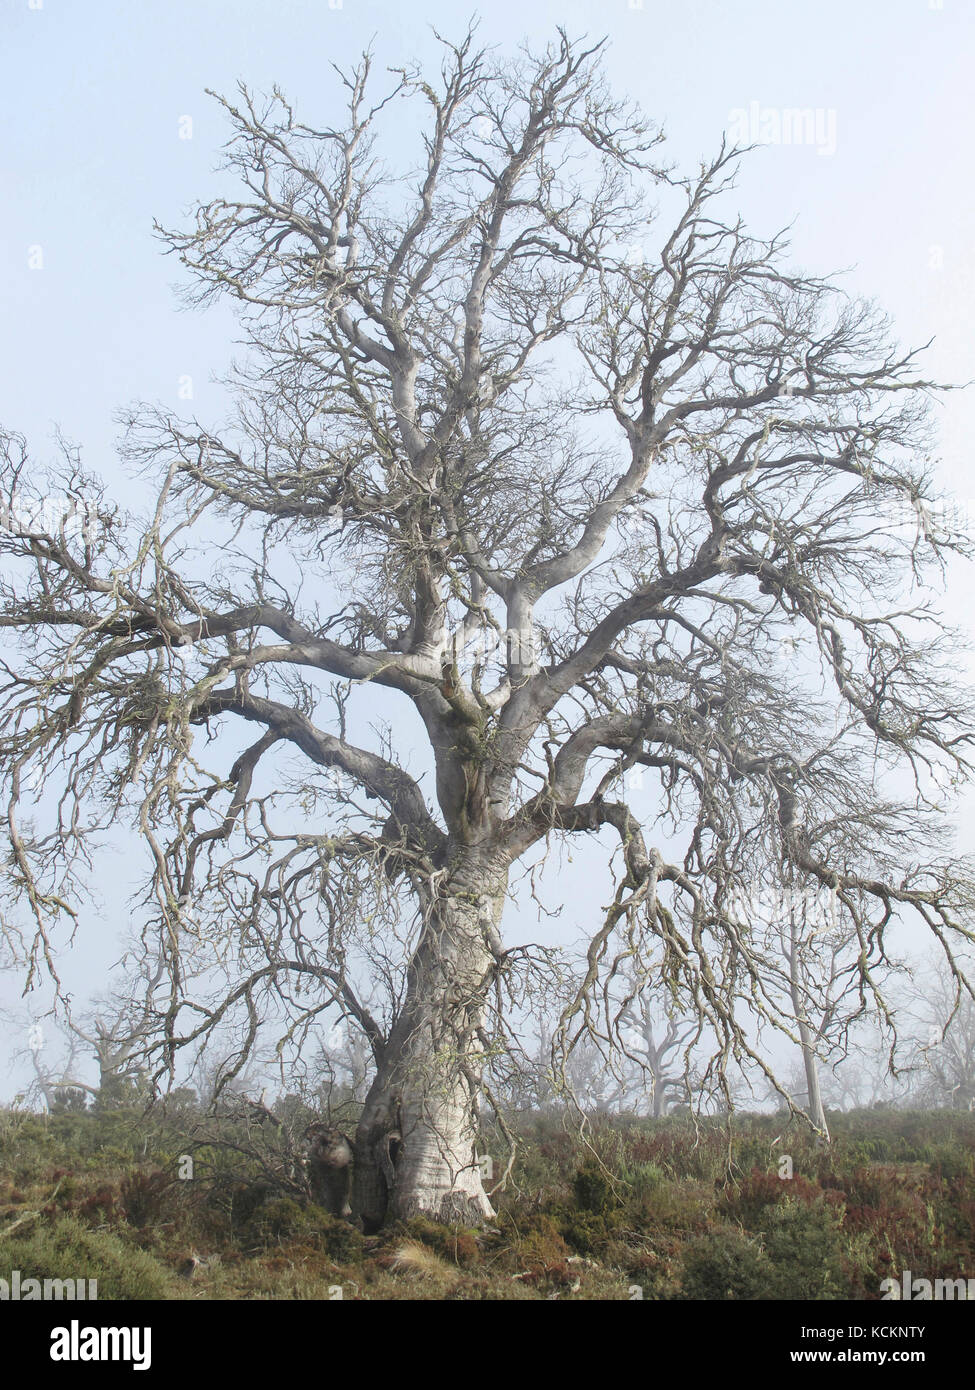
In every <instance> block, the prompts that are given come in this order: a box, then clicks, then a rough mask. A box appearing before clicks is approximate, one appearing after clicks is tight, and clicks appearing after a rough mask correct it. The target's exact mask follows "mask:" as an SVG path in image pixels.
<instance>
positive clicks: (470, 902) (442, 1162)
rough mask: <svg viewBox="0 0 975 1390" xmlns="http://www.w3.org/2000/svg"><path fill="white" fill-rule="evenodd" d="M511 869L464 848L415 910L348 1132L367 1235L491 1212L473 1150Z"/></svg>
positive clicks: (356, 1205) (356, 1200)
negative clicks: (401, 968)
mask: <svg viewBox="0 0 975 1390" xmlns="http://www.w3.org/2000/svg"><path fill="white" fill-rule="evenodd" d="M506 887H507V865H505V866H504V867H503V868H501V869H500V870H499V869H497V868H496V867H495V866H494V865H492V864H491V862H490V859H489V858H488V857H487V856H484V855H481V854H475V853H472V852H468V853H467V854H466V856H465V857H464V859H463V860H462V861H461V863H460V864H459V865H456V866H455V867H454V870H453V872H452V873H451V874H450V875H449V877H448V879H447V880H446V882H445V884H444V885H443V887H442V888H441V889H440V890H439V891H438V892H437V893H436V895H435V896H434V897H432V898H428V899H427V901H425V902H424V903H423V913H424V926H423V929H422V932H421V936H420V940H419V943H418V945H417V949H416V953H415V955H414V957H413V960H412V962H411V965H410V970H409V974H408V978H407V989H406V996H405V999H404V1003H403V1008H402V1011H401V1013H400V1015H399V1017H398V1018H397V1020H396V1022H395V1023H394V1025H393V1027H392V1029H391V1031H390V1035H389V1039H388V1042H387V1044H386V1047H385V1049H384V1053H383V1057H382V1061H381V1063H380V1065H379V1067H378V1070H377V1074H376V1078H375V1080H374V1082H373V1084H372V1086H371V1087H370V1090H369V1094H368V1096H367V1098H366V1103H365V1106H364V1108H363V1112H362V1115H361V1117H360V1120H359V1125H358V1128H357V1131H356V1143H355V1170H354V1174H353V1203H352V1205H353V1213H354V1215H355V1216H356V1217H357V1218H358V1219H359V1220H360V1221H361V1223H362V1227H363V1229H364V1230H365V1231H367V1232H369V1231H375V1230H377V1229H378V1228H379V1226H380V1225H381V1224H382V1222H383V1221H384V1220H386V1219H388V1218H394V1219H395V1218H399V1219H403V1218H407V1217H410V1216H416V1215H424V1216H428V1217H431V1218H432V1219H434V1220H437V1221H443V1222H457V1223H460V1224H464V1225H477V1224H480V1223H481V1222H482V1221H484V1220H485V1219H489V1218H490V1217H492V1216H493V1215H494V1211H493V1208H492V1207H491V1203H490V1202H489V1201H488V1198H487V1195H486V1193H485V1191H484V1187H483V1185H482V1182H481V1170H480V1167H479V1165H478V1161H477V1155H476V1153H475V1140H476V1138H477V1123H478V1097H479V1092H480V1080H481V1059H480V1054H481V1052H482V1044H481V1041H480V1038H479V1030H480V1029H481V1028H482V1025H483V1022H484V1015H485V1003H486V998H487V991H488V988H489V986H490V983H491V980H492V978H493V975H494V971H495V968H496V964H497V951H498V949H499V944H500V943H499V938H498V935H497V927H498V924H499V922H500V918H501V910H502V905H503V902H504V893H505V889H506Z"/></svg>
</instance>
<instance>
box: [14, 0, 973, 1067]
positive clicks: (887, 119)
mask: <svg viewBox="0 0 975 1390" xmlns="http://www.w3.org/2000/svg"><path fill="white" fill-rule="evenodd" d="M475 13H478V14H479V15H480V19H481V27H480V38H481V39H482V41H484V42H486V43H490V44H499V45H501V46H503V47H505V48H509V49H510V48H512V47H514V46H515V45H517V44H518V43H519V42H520V41H521V40H523V39H528V40H529V41H532V42H533V43H534V44H536V45H538V44H540V43H542V42H544V41H545V40H546V39H548V38H550V37H551V36H552V34H553V32H554V29H555V27H556V25H563V26H564V27H565V28H566V29H567V30H568V32H569V34H570V36H577V35H581V34H588V35H590V36H591V37H594V38H595V37H602V36H603V35H605V36H607V38H608V39H609V49H608V54H607V75H608V77H609V79H610V81H611V83H612V84H613V86H614V87H615V89H616V90H617V91H618V92H619V93H620V94H624V93H627V94H629V95H630V96H632V97H634V98H635V99H637V100H638V101H639V102H640V104H641V105H642V106H643V107H644V109H645V111H646V113H647V115H648V116H649V117H650V118H651V119H653V120H655V121H659V122H662V123H663V124H664V126H665V129H666V131H667V133H668V136H669V137H670V144H669V154H670V156H671V157H672V158H673V159H675V160H676V161H677V162H678V163H680V164H681V165H683V167H684V168H685V169H686V168H687V167H688V166H689V165H693V164H694V162H695V161H696V160H698V159H699V158H701V157H705V156H709V155H711V154H713V152H714V151H715V150H716V148H717V146H718V143H719V141H720V139H721V135H722V132H723V131H725V130H728V129H730V130H732V133H733V134H738V135H740V134H741V133H742V123H744V124H745V133H746V134H748V132H751V138H754V139H759V140H772V141H774V140H775V139H776V135H775V129H776V125H777V124H780V123H781V113H782V112H783V111H784V110H785V109H787V108H808V109H809V110H810V111H811V112H812V113H813V120H812V124H811V126H810V131H811V133H812V138H811V139H808V140H805V141H803V142H802V143H789V144H785V143H781V142H780V143H768V144H766V145H764V147H763V148H761V149H759V150H758V151H756V152H755V153H754V154H753V155H751V156H750V157H749V158H748V160H747V161H746V164H745V168H744V169H743V172H742V175H741V178H740V183H739V191H738V195H737V202H738V205H739V207H740V209H741V211H742V212H743V214H744V216H745V219H746V222H747V223H748V224H749V226H750V228H751V229H752V230H753V231H755V232H756V233H758V234H760V235H762V234H768V233H771V232H773V231H775V230H777V229H779V228H780V227H782V226H784V225H786V224H790V223H793V222H794V223H795V227H794V230H793V234H792V244H793V261H794V263H795V264H796V265H797V267H798V268H800V269H801V270H803V271H806V272H811V273H817V274H819V273H829V272H832V271H834V270H837V269H841V268H843V269H848V272H849V273H848V274H847V275H846V277H845V284H846V286H847V287H848V288H849V289H850V290H851V291H853V292H856V293H860V294H865V295H867V296H868V297H871V298H874V299H876V300H877V301H878V302H879V303H880V304H881V305H882V306H883V307H884V308H885V309H886V310H887V311H888V313H889V314H890V315H891V317H892V319H893V322H894V325H895V329H896V331H897V334H898V336H899V338H900V340H901V341H902V343H904V344H910V345H915V344H919V343H923V342H926V341H927V340H928V339H931V338H934V340H935V341H934V344H933V346H932V349H931V351H930V353H929V356H928V359H927V372H928V374H929V375H931V376H934V377H936V378H940V379H942V380H948V381H954V382H964V381H966V380H970V379H975V330H973V320H975V316H973V309H975V216H973V213H975V186H973V181H972V179H971V176H970V163H971V154H970V152H971V149H972V148H973V146H975V104H973V102H972V99H971V72H972V55H973V53H975V5H972V4H971V3H970V0H944V3H943V6H938V5H932V4H929V0H883V3H881V0H871V2H870V3H867V0H844V2H843V3H841V2H840V0H816V2H815V3H813V0H791V2H790V0H774V3H773V0H741V3H738V4H735V5H732V4H726V3H721V0H689V3H680V4H674V3H672V2H671V3H666V4H665V3H661V2H660V0H643V4H642V5H639V4H636V3H627V0H611V3H602V4H595V3H591V4H570V3H561V4H554V3H543V2H542V0H520V3H517V4H514V3H511V0H494V3H491V4H485V5H483V6H482V7H481V8H480V9H479V10H477V9H476V8H474V7H471V8H470V9H468V8H466V7H465V6H463V5H458V4H456V3H452V4H447V3H432V0H417V3H414V4H412V5H403V4H396V3H393V0H342V3H341V4H329V3H328V0H274V2H273V3H272V2H271V0H233V3H231V2H230V0H143V2H142V3H139V4H133V3H131V0H128V2H127V3H123V2H122V0H85V3H83V4H79V3H78V2H77V0H43V3H41V0H34V3H33V5H32V4H29V3H28V0H5V3H4V6H3V10H2V15H0V36H2V42H0V65H2V73H0V106H2V113H3V129H4V134H5V139H4V141H3V145H2V149H0V165H2V181H3V190H4V195H5V196H4V216H3V219H2V221H0V293H2V300H3V305H4V314H3V321H4V326H5V331H4V333H3V334H2V338H0V420H2V422H3V424H4V425H6V426H7V427H13V428H16V429H19V430H23V431H24V432H25V433H26V434H27V435H28V436H29V438H30V439H31V441H32V444H33V447H34V449H35V452H36V455H37V456H38V457H39V458H40V459H44V458H46V457H49V456H50V455H52V453H53V447H52V445H53V431H54V428H55V426H59V427H60V429H61V430H62V431H63V432H64V434H65V435H66V436H67V437H68V438H69V439H71V440H72V441H73V442H75V443H77V444H79V445H80V446H81V447H82V449H83V452H84V458H85V461H86V463H87V465H88V466H89V467H90V468H92V469H94V470H95V471H98V472H100V473H102V474H103V475H104V476H105V477H106V478H108V479H110V480H112V484H113V487H115V488H117V489H118V493H119V496H120V497H121V498H122V499H123V500H124V501H126V502H129V503H130V504H132V503H136V502H137V501H138V498H139V494H138V489H137V488H134V487H133V485H132V483H131V482H128V481H126V480H123V479H122V477H121V475H120V473H119V470H118V465H117V464H116V462H115V460H114V457H113V440H114V438H115V436H116V433H117V427H116V425H115V424H114V422H113V415H114V414H115V412H116V411H117V410H118V409H119V407H121V406H123V405H124V404H126V403H128V402H131V401H133V400H137V399H140V400H148V401H159V402H162V403H163V404H165V405H166V406H168V407H170V408H174V409H183V410H185V411H187V412H190V413H194V414H196V415H198V416H199V418H200V419H201V420H206V419H207V418H208V417H209V418H217V417H219V416H220V415H221V414H222V413H223V410H224V398H223V395H222V392H221V389H220V388H219V387H218V386H216V385H215V384H214V383H212V382H211V380H210V376H211V373H214V372H216V373H220V372H222V371H223V370H224V369H225V368H226V366H227V363H228V358H229V356H230V352H231V340H232V338H233V336H234V323H233V319H232V317H231V316H230V313H229V311H228V310H226V309H224V308H220V309H214V310H211V311H209V312H208V313H207V314H199V313H189V312H186V311H184V310H179V309H178V307H177V304H176V300H175V298H174V295H173V293H172V285H173V284H174V283H175V282H176V281H177V279H178V278H179V267H178V266H177V264H176V262H175V261H174V260H173V259H172V258H166V257H164V256H163V255H162V254H161V250H162V248H161V245H160V243H159V242H158V241H157V240H155V239H154V238H153V235H152V222H153V219H154V218H157V219H158V220H159V221H160V222H161V223H163V224H164V225H167V226H173V225H178V224H180V222H181V220H182V214H183V212H184V210H185V209H186V208H187V207H188V206H189V205H190V204H191V203H192V202H193V201H194V200H195V199H198V198H205V197H206V196H207V195H208V194H209V193H210V192H211V191H212V189H213V188H214V182H213V176H212V173H211V170H212V169H213V166H214V164H215V163H216V161H217V159H218V156H219V147H220V145H221V143H222V141H223V140H224V139H226V136H227V133H228V132H227V126H226V124H225V122H224V120H223V118H222V115H221V113H220V110H219V108H218V107H217V106H216V104H215V103H214V102H213V101H212V100H211V99H210V98H208V97H207V96H206V95H205V92H204V89H205V88H207V87H211V88H215V89H217V90H220V91H224V92H231V91H232V89H233V85H234V83H235V82H236V80H237V79H238V78H242V79H244V80H245V81H246V82H247V83H248V84H249V85H251V86H253V87H254V88H257V89H258V90H262V89H265V90H266V89H269V88H270V87H271V85H272V84H274V83H277V84H278V85H279V86H280V87H281V88H282V89H283V90H284V92H285V93H286V95H287V96H288V97H289V99H290V100H291V101H292V102H293V104H294V105H295V107H296V109H297V113H298V115H299V117H300V118H301V119H304V120H307V121H308V122H309V123H311V124H327V123H328V121H329V119H330V118H331V117H332V116H333V115H334V114H336V107H337V104H338V102H339V100H340V96H339V89H338V87H337V84H336V81H335V79H334V74H333V73H332V70H331V67H330V64H331V63H336V64H338V65H339V66H346V65H349V64H351V63H352V62H353V61H354V60H355V59H356V58H357V56H358V55H359V54H360V53H361V51H362V49H363V48H364V47H367V46H370V45H371V46H372V47H373V48H374V51H375V61H376V66H377V67H380V68H381V67H384V66H387V65H388V66H390V67H396V66H398V65H403V64H406V63H409V62H412V61H414V60H416V61H419V62H421V63H422V62H424V61H426V60H431V59H433V58H435V54H436V48H437V45H436V41H435V39H434V37H433V35H432V33H431V28H437V29H439V30H441V31H442V32H443V33H444V34H445V35H446V36H448V37H452V38H454V37H459V36H460V35H461V34H462V32H463V29H464V28H465V26H466V22H467V19H468V18H469V17H470V16H471V15H473V14H475ZM189 391H192V399H191V400H187V399H186V396H187V395H188V393H189ZM181 396H182V399H181ZM939 420H940V426H941V449H940V455H941V459H942V477H943V480H944V484H945V486H946V487H947V488H948V489H950V490H952V491H953V492H955V493H956V494H957V495H958V496H959V497H960V498H961V499H962V501H963V504H964V505H965V506H967V507H968V508H969V515H972V514H973V513H975V500H972V499H975V480H973V478H972V475H971V445H970V440H971V438H972V437H973V432H975V392H972V391H970V392H967V393H964V394H962V393H955V394H953V395H951V396H950V397H948V399H947V400H946V402H945V403H944V405H943V406H942V407H941V408H940V409H939ZM970 586H971V576H970V573H969V572H966V571H965V570H964V569H962V568H961V567H959V568H957V569H956V570H955V571H953V572H952V575H951V589H950V593H949V598H948V602H947V608H948V611H949V613H950V614H951V615H952V617H953V618H954V619H955V620H956V621H958V622H960V623H962V624H965V625H967V626H968V627H969V629H971V627H972V618H971V612H970V609H971V603H970V599H969V593H970ZM972 838H973V837H972V836H971V834H970V832H969V831H968V830H967V829H966V828H965V827H964V826H963V827H962V830H961V844H962V846H963V847H964V848H965V849H971V848H972V847H973V846H972ZM585 860H586V856H585V855H580V854H578V853H576V855H575V862H574V863H573V864H572V865H567V866H566V876H567V877H566V885H567V889H568V887H569V884H570V882H571V883H572V884H573V885H574V886H573V888H572V891H573V892H578V891H580V890H579V884H580V883H581V880H582V876H583V875H584V873H585V872H586V867H585ZM580 861H581V862H580ZM589 871H590V872H591V864H590V866H589ZM124 872H125V866H124V865H121V864H116V865H114V866H113V874H112V883H111V885H106V904H107V911H106V921H105V922H104V923H103V924H100V932H99V937H98V939H97V940H91V939H89V940H88V941H86V942H85V950H84V951H83V952H82V953H79V954H77V955H76V956H75V958H74V960H73V962H72V964H71V966H70V969H69V972H68V977H69V978H70V979H71V980H72V982H73V985H74V988H75V990H76V992H77V993H78V995H79V996H83V995H85V994H86V993H89V992H90V991H92V990H94V989H97V988H98V987H99V985H100V984H101V983H103V975H104V969H105V967H106V965H107V964H109V963H110V962H111V960H113V959H114V958H115V957H116V956H117V954H118V950H117V948H116V946H115V942H116V941H117V940H118V938H119V936H120V934H121V932H122V930H123V929H124V927H125V925H126V923H125V920H124V918H125V912H124V909H123V906H122V901H123V900H122V896H121V889H120V883H121V881H122V879H123V877H124ZM607 882H608V881H607ZM607 896H608V893H606V892H605V891H594V890H591V889H590V890H589V891H588V892H587V893H585V894H584V898H583V900H584V901H588V902H589V903H592V904H596V903H599V902H602V901H605V900H606V897H607ZM15 997H16V989H12V988H10V987H8V988H7V989H5V990H3V991H2V992H0V1003H3V1002H7V1003H10V1002H12V1001H13V1000H14V999H15ZM8 1041H10V1042H11V1045H13V1041H12V1040H9V1039H8ZM2 1043H3V1040H2V1038H0V1055H2V1052H3V1051H4V1048H3V1046H2ZM18 1045H19V1044H18ZM7 1089H8V1082H7V1079H6V1077H4V1075H3V1073H2V1071H0V1093H2V1092H5V1091H6V1090H7Z"/></svg>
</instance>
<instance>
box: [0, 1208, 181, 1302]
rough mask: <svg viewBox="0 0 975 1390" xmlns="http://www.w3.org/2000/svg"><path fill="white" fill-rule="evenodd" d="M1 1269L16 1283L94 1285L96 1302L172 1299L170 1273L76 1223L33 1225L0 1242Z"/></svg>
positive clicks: (143, 1255) (70, 1220) (62, 1220)
mask: <svg viewBox="0 0 975 1390" xmlns="http://www.w3.org/2000/svg"><path fill="white" fill-rule="evenodd" d="M0 1268H2V1269H4V1270H15V1269H19V1270H20V1274H21V1279H22V1280H23V1279H27V1278H32V1279H97V1280H98V1297H99V1299H160V1298H173V1297H175V1296H176V1294H175V1283H174V1278H173V1275H172V1273H171V1272H170V1271H169V1270H168V1269H166V1268H165V1267H164V1266H163V1265H161V1264H160V1263H159V1262H158V1260H155V1259H153V1257H152V1256H151V1255H149V1254H147V1253H146V1252H145V1251H144V1250H140V1249H139V1248H138V1247H137V1246H133V1245H128V1244H126V1243H125V1242H123V1241H122V1240H121V1239H119V1237H118V1236H115V1235H110V1234H108V1232H106V1231H92V1230H90V1229H89V1228H88V1227H87V1226H84V1225H83V1224H82V1223H81V1222H80V1221H78V1220H77V1218H76V1217H73V1216H61V1217H58V1218H57V1219H56V1220H55V1221H53V1222H51V1223H43V1224H40V1223H39V1224H37V1225H35V1226H34V1227H33V1229H32V1230H30V1231H29V1232H28V1233H26V1234H23V1235H21V1234H20V1232H16V1233H14V1234H12V1235H10V1236H8V1237H6V1239H3V1240H0Z"/></svg>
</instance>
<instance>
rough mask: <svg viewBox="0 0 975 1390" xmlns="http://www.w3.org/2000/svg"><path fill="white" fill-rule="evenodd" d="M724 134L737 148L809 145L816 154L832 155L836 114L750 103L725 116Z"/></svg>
mask: <svg viewBox="0 0 975 1390" xmlns="http://www.w3.org/2000/svg"><path fill="white" fill-rule="evenodd" d="M728 134H729V137H730V138H731V139H732V140H733V141H734V142H735V144H738V145H811V146H812V147H813V148H814V149H815V150H816V153H817V154H826V155H829V154H835V153H836V111H835V110H834V109H833V107H831V106H830V107H824V106H816V107H812V106H783V107H778V106H761V105H760V104H759V103H758V102H757V101H750V102H749V103H748V105H747V106H736V107H735V108H734V110H733V111H731V112H730V113H729V116H728Z"/></svg>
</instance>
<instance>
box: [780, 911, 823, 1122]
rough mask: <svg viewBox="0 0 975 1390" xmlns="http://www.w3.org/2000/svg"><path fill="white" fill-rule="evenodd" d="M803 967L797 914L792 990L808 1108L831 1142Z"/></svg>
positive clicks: (793, 929)
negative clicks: (797, 928)
mask: <svg viewBox="0 0 975 1390" xmlns="http://www.w3.org/2000/svg"><path fill="white" fill-rule="evenodd" d="M801 970H802V965H801V957H800V952H799V942H798V937H797V931H796V925H795V918H794V917H793V918H792V921H791V940H790V951H789V989H790V993H791V995H792V1007H793V1010H794V1012H795V1016H796V1023H797V1024H798V1027H799V1046H800V1050H801V1052H802V1065H803V1069H804V1071H805V1073H806V1101H807V1107H806V1108H807V1113H808V1115H809V1118H810V1119H811V1120H812V1122H813V1124H814V1125H815V1126H816V1128H817V1129H818V1130H819V1132H820V1134H821V1135H822V1137H823V1138H824V1139H825V1141H826V1143H827V1144H828V1143H829V1126H828V1125H827V1123H826V1111H825V1110H824V1109H823V1097H822V1094H821V1092H820V1089H819V1067H818V1066H817V1065H816V1041H815V1038H814V1036H813V1031H812V1028H811V1027H810V1026H809V1017H808V1002H807V998H806V991H805V989H804V988H803V980H802V977H801Z"/></svg>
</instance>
